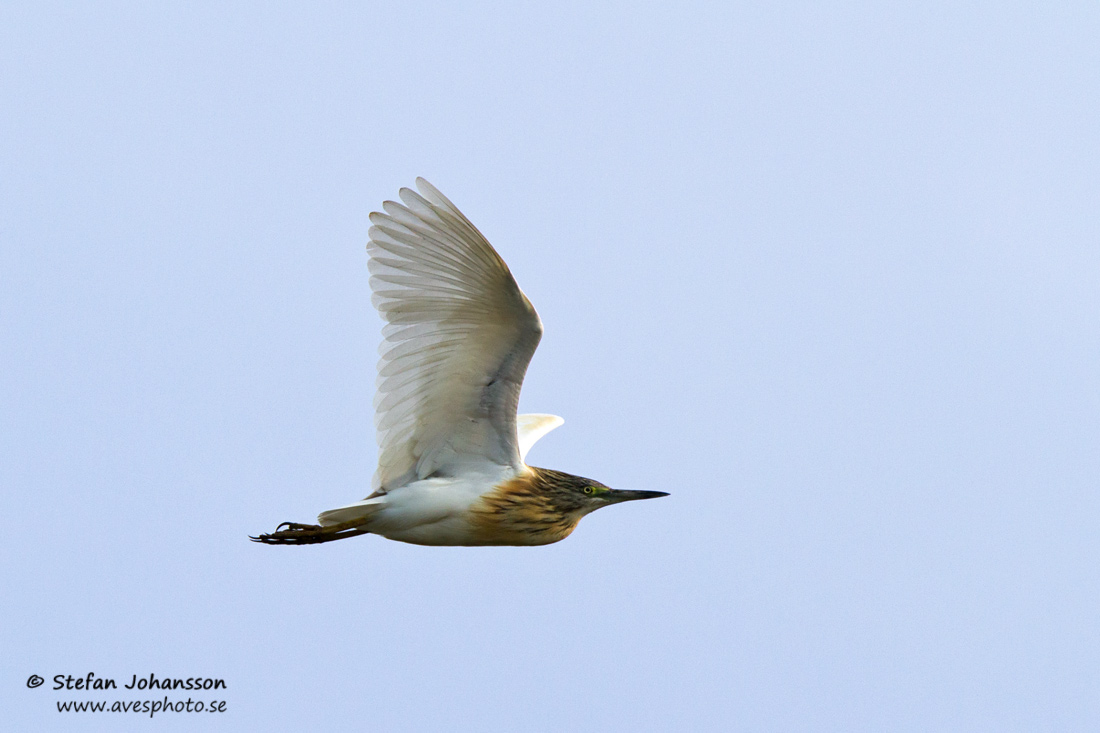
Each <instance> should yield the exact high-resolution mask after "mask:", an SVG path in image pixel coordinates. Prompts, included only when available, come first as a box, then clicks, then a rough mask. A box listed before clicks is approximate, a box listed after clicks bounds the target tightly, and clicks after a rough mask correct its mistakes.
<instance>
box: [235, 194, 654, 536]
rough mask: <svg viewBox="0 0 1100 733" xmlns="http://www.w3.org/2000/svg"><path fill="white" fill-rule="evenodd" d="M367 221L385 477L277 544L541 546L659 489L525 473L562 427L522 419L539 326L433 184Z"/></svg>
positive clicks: (290, 526)
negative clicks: (368, 541)
mask: <svg viewBox="0 0 1100 733" xmlns="http://www.w3.org/2000/svg"><path fill="white" fill-rule="evenodd" d="M416 185H417V188H418V189H419V191H420V192H419V193H417V192H416V191H413V190H411V189H408V188H403V189H401V192H400V198H401V200H402V201H403V202H404V205H402V204H399V203H396V202H394V201H386V202H385V203H383V204H382V208H383V209H384V210H385V213H379V212H374V213H372V214H371V215H370V220H371V223H372V224H373V226H372V227H371V228H370V243H369V244H368V245H367V250H368V252H369V254H370V272H371V278H370V285H371V289H372V290H373V293H374V295H373V298H372V300H373V303H374V305H375V307H376V308H377V309H378V312H379V313H380V314H381V315H382V318H383V319H384V320H385V321H386V326H385V328H384V329H383V332H382V333H383V337H384V343H383V345H382V348H381V353H382V359H381V361H379V363H378V394H377V396H376V397H375V400H374V405H375V426H376V427H377V431H378V449H379V450H378V470H377V471H376V472H375V474H374V479H373V485H372V489H373V493H371V495H370V496H368V497H367V498H366V499H364V500H363V501H360V502H356V503H355V504H349V505H348V506H343V507H340V508H338V509H330V510H329V511H326V512H322V513H321V514H320V516H319V517H318V518H317V521H318V523H317V524H296V523H292V522H284V523H283V524H280V525H279V526H278V527H276V529H275V531H274V532H272V533H271V534H262V535H260V536H259V537H253V538H252V539H254V540H256V541H258V542H264V543H266V544H269V545H304V544H314V543H319V542H331V541H333V540H340V539H344V538H346V537H355V536H357V535H361V534H367V533H370V534H377V535H381V536H383V537H387V538H389V539H391V540H399V541H401V542H411V543H414V544H418V545H545V544H549V543H551V542H557V541H558V540H561V539H564V538H565V537H567V536H568V535H569V533H571V532H572V531H573V528H574V527H576V526H577V523H578V522H579V521H580V520H581V517H583V516H584V515H586V514H588V513H590V512H592V511H595V510H596V509H599V508H601V507H605V506H609V505H611V504H618V503H621V502H624V501H633V500H635V499H652V498H655V497H658V496H667V494H666V493H664V492H661V491H623V490H616V489H611V488H608V487H607V486H605V485H603V484H602V483H600V482H599V481H593V480H591V479H587V478H581V477H580V476H574V475H572V474H568V473H563V472H561V471H552V470H550V469H545V468H535V467H534V466H528V465H527V464H526V463H525V462H524V460H525V458H526V456H527V452H528V451H529V450H530V449H531V446H532V445H534V443H535V441H537V440H538V439H539V438H541V437H542V436H544V435H546V433H548V432H550V431H551V430H553V429H554V428H556V427H558V426H559V425H561V424H562V422H564V421H563V420H562V419H561V418H560V417H556V416H554V415H517V414H516V408H517V406H518V404H519V393H520V388H521V387H522V385H523V376H524V373H525V372H526V371H527V365H528V363H529V362H530V361H531V356H532V355H533V354H534V353H535V347H537V346H538V343H539V340H540V339H541V338H542V321H541V320H540V319H539V316H538V314H537V313H536V312H535V309H534V307H533V306H532V305H531V302H530V301H529V300H527V296H525V295H524V294H523V291H521V290H520V289H519V286H518V285H517V284H516V281H515V278H513V277H512V273H511V272H510V271H509V270H508V266H507V265H506V264H504V260H502V259H501V257H500V255H498V254H497V253H496V250H494V249H493V248H492V246H491V245H490V244H489V242H488V241H487V240H486V239H485V237H483V236H482V235H481V232H479V231H478V230H477V228H475V227H474V225H473V224H471V223H470V221H469V220H468V219H467V218H466V217H465V216H463V214H462V212H460V211H459V210H458V208H457V207H455V205H454V204H452V203H451V202H450V201H449V200H448V199H447V198H446V197H445V196H444V195H443V194H441V193H440V192H439V191H438V190H436V188H435V187H434V186H432V185H431V184H430V183H428V182H427V181H425V180H424V179H423V178H418V179H417V181H416Z"/></svg>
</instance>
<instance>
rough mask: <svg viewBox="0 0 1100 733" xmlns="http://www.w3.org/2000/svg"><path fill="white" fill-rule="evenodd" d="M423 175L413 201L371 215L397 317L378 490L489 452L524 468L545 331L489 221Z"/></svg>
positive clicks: (390, 326)
mask: <svg viewBox="0 0 1100 733" xmlns="http://www.w3.org/2000/svg"><path fill="white" fill-rule="evenodd" d="M416 186H417V188H418V189H419V190H420V193H419V194H418V193H416V192H415V191H412V190H410V189H408V188H403V189H401V191H400V197H401V200H402V202H404V205H402V204H398V203H396V202H393V201H386V202H385V203H384V204H382V208H383V209H384V210H385V213H384V214H383V213H379V212H374V213H372V214H371V215H370V220H371V223H372V224H373V225H374V226H372V227H371V228H370V243H369V244H368V245H367V250H368V252H369V253H370V272H371V279H370V284H371V289H372V290H373V291H374V296H373V298H372V300H373V302H374V306H375V307H376V308H377V309H378V312H379V313H380V314H381V315H382V318H383V319H385V321H386V326H385V328H384V329H383V331H382V334H383V337H384V341H383V343H382V347H381V353H382V359H381V361H379V363H378V394H377V396H376V397H375V400H374V406H375V418H374V422H375V426H376V427H377V431H378V448H379V454H378V470H377V471H376V472H375V474H374V482H373V484H374V488H375V489H376V490H377V489H382V490H389V489H394V488H397V487H398V486H402V485H404V484H406V483H408V482H409V481H413V480H416V479H421V478H427V477H429V476H432V475H454V474H457V473H459V472H461V471H462V470H463V469H467V470H469V469H470V468H474V467H476V466H478V465H484V464H486V463H489V464H493V465H497V466H514V467H515V468H516V469H517V470H519V469H520V468H521V467H522V465H523V457H522V455H523V453H525V452H526V451H525V450H521V447H520V445H519V441H518V438H517V434H516V406H517V404H518V403H519V392H520V387H521V386H522V384H523V375H524V373H526V371H527V364H528V363H529V362H530V361H531V355H532V354H534V353H535V348H536V347H537V346H538V343H539V339H540V338H542V322H541V321H540V320H539V317H538V314H537V313H536V312H535V309H534V307H533V306H532V305H531V303H530V301H528V300H527V297H526V296H525V295H524V294H523V293H522V292H521V291H520V289H519V286H518V285H516V281H515V278H513V277H512V273H511V272H509V271H508V266H507V265H506V264H504V260H502V259H501V258H500V255H498V254H497V253H496V251H495V250H493V248H492V246H491V245H490V244H489V242H488V241H486V239H485V237H483V236H482V235H481V232H479V231H478V230H477V229H476V228H475V227H474V225H473V224H471V223H470V221H469V220H468V219H467V218H466V217H465V216H463V215H462V212H460V211H459V210H458V209H457V208H456V207H455V205H454V204H452V203H451V202H450V201H448V200H447V198H446V197H445V196H443V194H441V193H440V192H439V191H437V190H436V189H435V187H434V186H432V185H431V184H430V183H428V182H427V181H425V180H424V179H423V178H417V179H416ZM549 429H550V428H547V430H549ZM542 432H543V433H544V432H546V430H543V431H542ZM541 434H542V433H540V435H541ZM531 442H534V441H531ZM528 447H530V446H528Z"/></svg>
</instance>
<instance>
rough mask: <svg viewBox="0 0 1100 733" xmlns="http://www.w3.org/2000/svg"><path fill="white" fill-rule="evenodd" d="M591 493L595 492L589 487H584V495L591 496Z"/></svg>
mask: <svg viewBox="0 0 1100 733" xmlns="http://www.w3.org/2000/svg"><path fill="white" fill-rule="evenodd" d="M593 491H595V489H593V488H592V487H591V486H585V487H584V493H586V494H591V493H592V492H593Z"/></svg>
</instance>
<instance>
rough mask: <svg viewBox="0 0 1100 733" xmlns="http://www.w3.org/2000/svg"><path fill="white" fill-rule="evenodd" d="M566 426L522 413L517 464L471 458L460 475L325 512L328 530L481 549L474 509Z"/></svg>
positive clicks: (404, 487) (524, 468)
mask: <svg viewBox="0 0 1100 733" xmlns="http://www.w3.org/2000/svg"><path fill="white" fill-rule="evenodd" d="M563 422H564V420H562V419H561V418H560V417H557V416H556V415H541V414H537V415H518V416H517V418H516V429H517V442H518V448H519V455H520V461H521V462H520V464H519V465H518V466H502V465H498V464H495V463H492V462H490V461H486V460H484V459H483V458H478V457H474V458H473V459H470V458H467V459H466V460H465V461H463V462H462V463H461V464H460V466H459V467H458V468H459V469H460V470H458V471H457V472H456V473H457V475H456V476H449V477H445V478H444V477H433V478H424V479H419V480H414V481H410V482H409V483H407V484H404V485H401V486H396V487H392V488H389V487H387V488H385V490H384V493H382V494H381V495H380V496H374V497H372V498H368V499H364V500H363V501H360V502H357V503H355V504H351V505H348V506H344V507H340V508H339V509H332V510H330V511H327V512H322V513H321V515H320V516H319V517H318V518H317V521H318V522H320V524H321V525H322V526H324V527H332V526H335V525H347V526H355V527H362V528H364V529H366V530H367V531H368V532H370V533H371V534H376V535H381V536H382V537H386V538H388V539H391V540H397V541H399V542H410V543H412V544H414V545H480V544H483V542H481V541H480V537H479V536H478V535H477V534H475V532H476V531H477V528H475V527H474V526H473V525H472V524H471V523H470V508H471V507H472V506H473V505H474V504H475V503H476V502H477V501H478V499H480V498H481V496H482V495H484V494H485V493H486V492H488V491H491V490H492V489H493V488H494V487H495V486H497V485H499V484H501V483H503V482H505V481H508V480H510V479H513V478H515V477H517V476H520V475H522V474H524V473H526V472H527V471H528V470H529V469H528V468H527V465H526V464H524V463H522V460H523V459H524V458H526V457H527V451H529V450H530V449H531V446H532V445H534V444H535V441H537V440H538V439H539V438H541V437H542V436H544V435H546V434H547V433H548V432H550V431H551V430H553V429H554V428H556V427H558V426H559V425H561V424H562V423H563Z"/></svg>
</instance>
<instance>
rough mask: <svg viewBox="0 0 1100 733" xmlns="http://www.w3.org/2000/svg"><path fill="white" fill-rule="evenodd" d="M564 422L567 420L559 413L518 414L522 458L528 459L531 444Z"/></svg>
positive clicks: (517, 424) (517, 423) (520, 455)
mask: <svg viewBox="0 0 1100 733" xmlns="http://www.w3.org/2000/svg"><path fill="white" fill-rule="evenodd" d="M564 422H565V420H563V419H562V418H560V417H558V416H557V415H516V432H517V433H518V434H519V457H520V460H523V461H526V460H527V451H529V450H531V446H533V445H534V444H535V443H537V442H538V439H539V438H541V437H542V436H544V435H546V434H547V433H549V432H550V431H551V430H553V429H554V428H556V427H558V426H560V425H561V424H562V423H564Z"/></svg>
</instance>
